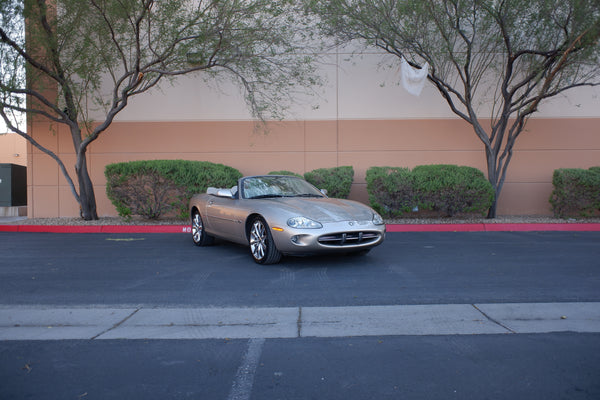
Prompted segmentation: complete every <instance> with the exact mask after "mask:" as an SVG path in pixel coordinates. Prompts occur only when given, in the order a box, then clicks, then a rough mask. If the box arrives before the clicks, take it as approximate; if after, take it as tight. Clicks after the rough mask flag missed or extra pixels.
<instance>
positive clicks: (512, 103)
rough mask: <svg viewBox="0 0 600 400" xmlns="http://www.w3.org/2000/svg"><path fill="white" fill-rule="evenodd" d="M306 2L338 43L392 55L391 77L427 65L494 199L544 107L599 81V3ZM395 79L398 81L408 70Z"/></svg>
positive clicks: (429, 77) (388, 61)
mask: <svg viewBox="0 0 600 400" xmlns="http://www.w3.org/2000/svg"><path fill="white" fill-rule="evenodd" d="M305 3H306V7H307V10H308V12H309V13H313V15H315V19H316V20H317V21H318V22H317V25H318V27H319V28H320V30H321V32H322V33H323V34H324V35H326V36H330V37H331V39H330V40H332V41H335V43H336V44H338V45H343V44H345V43H352V45H353V46H355V43H362V44H363V45H365V47H366V48H367V49H370V50H377V51H380V52H386V53H388V55H389V56H390V57H385V58H382V59H381V65H382V66H383V67H389V68H391V69H393V70H394V71H397V70H398V69H399V68H400V69H401V70H402V68H401V65H402V63H403V62H406V63H408V64H409V65H411V66H412V67H413V68H424V67H426V64H427V65H428V67H429V68H428V71H427V72H428V74H427V81H428V84H431V86H432V87H434V88H435V89H437V90H438V91H439V93H440V95H441V96H442V98H443V99H444V101H445V102H446V103H447V104H448V106H449V108H450V110H451V111H452V112H453V113H454V114H456V115H457V116H458V117H459V118H460V119H462V120H464V121H465V122H467V123H468V124H470V125H471V127H472V129H473V132H474V134H475V135H476V137H477V138H478V139H479V140H480V141H481V143H482V145H483V146H482V151H483V152H484V153H485V159H486V164H487V165H486V166H487V176H488V178H489V180H490V182H491V183H492V185H493V187H494V189H495V190H496V191H497V195H499V194H500V191H501V189H502V187H503V183H504V180H505V178H506V174H507V171H508V167H509V164H510V162H511V160H512V156H513V149H514V146H515V144H516V142H517V139H518V138H519V137H522V135H521V133H522V132H523V131H524V130H525V129H526V125H527V122H528V120H529V118H530V117H531V115H532V114H534V113H535V112H537V110H538V109H539V106H540V104H543V103H544V102H546V101H547V100H548V99H551V98H553V97H555V96H559V95H562V94H563V93H564V92H565V91H568V90H570V89H573V88H576V87H580V86H593V85H598V84H599V83H600V46H598V42H599V40H600V1H599V0H502V1H495V0H477V1H475V0H467V1H463V0H460V1H459V0H455V1H439V0H402V1H396V0H391V1H373V0H353V1H347V0H328V1H320V0H306V2H305ZM370 50H368V51H370ZM394 59H395V60H396V62H394V61H393V60H394ZM390 76H394V77H398V78H393V79H394V80H396V79H398V80H400V79H401V78H400V76H402V74H390ZM392 83H394V84H396V83H400V82H398V81H396V82H392ZM490 110H491V111H490ZM478 115H479V116H482V117H483V119H479V117H478ZM489 119H491V120H492V121H493V123H492V124H489V123H488V122H487V121H488V120H489ZM566 134H568V133H566ZM540 146H543V145H540ZM498 197H499V196H497V197H496V198H495V200H494V203H493V205H492V207H491V208H490V211H489V216H490V217H494V216H495V213H496V209H497V204H496V201H497V199H498Z"/></svg>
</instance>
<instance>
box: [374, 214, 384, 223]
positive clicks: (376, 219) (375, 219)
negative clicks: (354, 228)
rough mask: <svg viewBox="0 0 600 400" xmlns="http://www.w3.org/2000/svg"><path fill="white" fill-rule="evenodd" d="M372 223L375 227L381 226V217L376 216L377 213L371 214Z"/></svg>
mask: <svg viewBox="0 0 600 400" xmlns="http://www.w3.org/2000/svg"><path fill="white" fill-rule="evenodd" d="M373 223H374V224H375V225H383V224H384V222H383V218H381V215H379V214H377V213H373Z"/></svg>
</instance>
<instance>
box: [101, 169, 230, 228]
mask: <svg viewBox="0 0 600 400" xmlns="http://www.w3.org/2000/svg"><path fill="white" fill-rule="evenodd" d="M104 175H105V176H106V194H107V196H108V198H109V199H110V200H111V201H112V203H113V205H114V206H115V207H116V209H117V212H118V213H119V215H120V216H122V217H125V218H129V217H131V216H132V215H141V216H143V217H146V218H149V219H155V218H159V217H160V216H161V215H165V214H168V213H171V212H173V213H175V215H177V216H178V217H179V218H182V219H185V218H187V213H188V210H187V208H188V202H189V200H190V198H191V197H192V196H193V195H194V194H195V193H202V192H205V191H206V189H207V188H208V187H209V186H215V187H230V186H235V185H237V182H238V179H239V178H241V177H242V174H241V173H240V172H239V171H238V170H236V169H235V168H232V167H228V166H225V165H222V164H214V163H211V162H206V161H186V160H147V161H131V162H123V163H115V164H109V165H107V166H106V168H105V170H104Z"/></svg>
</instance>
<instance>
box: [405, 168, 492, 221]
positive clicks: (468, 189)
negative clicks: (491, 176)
mask: <svg viewBox="0 0 600 400" xmlns="http://www.w3.org/2000/svg"><path fill="white" fill-rule="evenodd" d="M412 173H413V176H414V179H415V182H414V185H415V188H416V192H417V197H418V199H419V204H418V205H419V209H422V210H430V211H435V212H440V213H441V214H442V215H444V216H449V217H451V216H453V215H455V214H465V213H478V214H485V213H486V212H487V211H488V209H489V208H490V206H491V205H492V202H493V200H494V189H493V188H492V185H491V184H490V182H488V180H487V179H486V178H485V176H484V175H483V172H481V171H480V170H478V169H477V168H472V167H464V166H457V165H444V164H441V165H421V166H417V167H415V168H413V171H412Z"/></svg>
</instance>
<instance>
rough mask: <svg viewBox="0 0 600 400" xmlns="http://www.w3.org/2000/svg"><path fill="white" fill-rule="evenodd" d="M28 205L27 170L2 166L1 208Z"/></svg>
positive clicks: (13, 166)
mask: <svg viewBox="0 0 600 400" xmlns="http://www.w3.org/2000/svg"><path fill="white" fill-rule="evenodd" d="M26 205H27V168H26V167H24V166H22V165H16V164H0V207H15V206H26Z"/></svg>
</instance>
